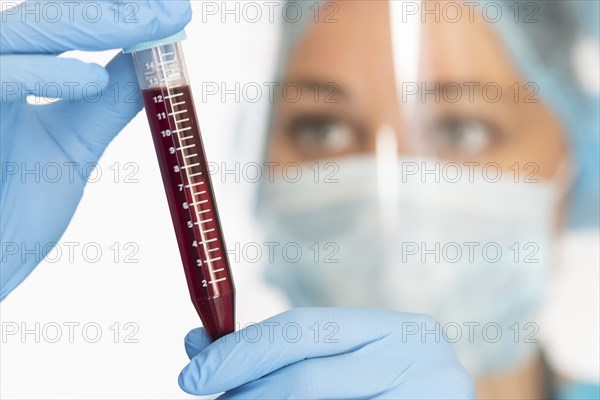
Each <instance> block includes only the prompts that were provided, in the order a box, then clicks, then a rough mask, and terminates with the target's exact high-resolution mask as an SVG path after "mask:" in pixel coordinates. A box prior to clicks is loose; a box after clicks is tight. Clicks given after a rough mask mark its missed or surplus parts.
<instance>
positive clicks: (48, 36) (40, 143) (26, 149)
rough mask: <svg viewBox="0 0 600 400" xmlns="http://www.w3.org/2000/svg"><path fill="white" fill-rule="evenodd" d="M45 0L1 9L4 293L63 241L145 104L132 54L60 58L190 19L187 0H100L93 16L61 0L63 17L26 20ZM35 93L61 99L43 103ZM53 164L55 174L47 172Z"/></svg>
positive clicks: (172, 28) (128, 41)
mask: <svg viewBox="0 0 600 400" xmlns="http://www.w3.org/2000/svg"><path fill="white" fill-rule="evenodd" d="M44 3H46V2H44V1H26V2H24V3H21V4H19V5H18V6H15V7H13V8H10V9H8V10H6V11H5V12H3V13H2V16H1V17H2V32H1V35H0V71H1V75H0V80H1V82H0V83H1V85H2V99H1V103H0V111H1V114H2V119H1V121H0V128H1V129H0V141H1V146H0V152H1V153H0V156H1V163H2V174H1V177H0V220H1V221H2V223H1V224H0V236H1V242H2V243H1V245H2V249H1V250H2V260H1V261H2V264H1V268H0V299H4V298H5V297H6V296H7V295H8V294H9V293H10V292H11V291H12V290H13V289H14V288H15V287H17V285H19V284H20V283H21V282H22V281H23V280H24V279H25V278H26V277H27V276H28V275H29V274H30V273H31V272H32V271H33V269H34V268H35V267H36V266H37V265H38V264H39V263H40V262H41V261H42V259H43V258H44V257H45V256H46V255H47V254H48V253H49V252H50V251H51V250H52V247H53V245H54V244H55V243H56V242H58V240H59V239H60V237H61V236H62V234H63V233H64V231H65V230H66V228H67V225H68V224H69V221H70V220H71V217H72V216H73V214H74V212H75V209H76V208H77V205H78V204H79V201H80V200H81V197H82V195H83V189H84V187H85V184H86V180H87V179H88V177H89V174H90V173H91V172H92V171H93V168H94V165H95V163H96V162H97V161H98V159H99V158H100V156H101V155H102V153H103V152H104V150H105V149H106V147H107V146H108V144H109V143H110V142H111V140H112V139H113V138H114V137H115V136H116V135H117V133H119V132H120V131H121V130H122V129H123V128H124V127H125V125H127V124H128V123H129V121H130V120H131V119H132V118H133V117H134V116H135V115H137V113H138V112H139V111H140V110H141V109H142V105H143V102H142V100H141V97H140V96H139V88H138V86H137V78H136V75H135V69H134V66H133V63H132V61H131V56H130V55H123V54H120V55H118V56H116V57H115V58H114V59H113V60H112V61H111V62H110V63H109V64H108V65H107V66H106V67H102V66H100V65H97V64H87V63H84V62H81V61H78V60H74V59H69V58H60V57H57V56H58V55H59V54H61V53H63V52H66V51H69V50H87V51H96V50H98V51H99V50H108V49H117V48H123V47H127V46H132V45H134V44H136V43H139V42H141V41H144V40H152V39H160V38H163V37H166V36H169V35H172V34H174V33H175V32H178V31H180V30H181V29H182V28H183V27H184V26H185V25H186V24H187V23H188V22H189V21H190V19H191V7H190V4H189V2H188V1H166V0H147V1H138V2H135V3H131V2H127V3H126V2H120V1H116V2H115V1H100V2H94V3H93V4H94V8H95V10H96V11H97V13H96V15H95V16H94V18H93V19H92V18H91V17H86V14H85V13H82V12H81V10H79V11H80V12H74V11H73V10H72V9H70V8H69V7H71V8H72V7H74V5H73V4H72V3H69V2H55V3H53V4H54V5H55V6H56V7H60V14H58V13H57V15H60V18H57V19H49V18H39V19H38V20H36V19H32V18H29V19H26V13H27V12H28V10H29V12H31V11H30V10H36V9H38V10H39V9H41V7H43V6H44ZM132 6H134V7H132ZM80 7H83V6H82V5H80ZM90 15H91V14H90ZM53 88H55V89H56V90H53ZM27 95H39V96H45V97H54V96H56V97H61V98H62V100H61V101H58V102H56V103H53V104H50V105H44V106H36V105H30V104H27V102H26V97H27ZM51 168H52V170H53V171H54V172H53V173H52V174H50V173H48V174H46V175H48V177H50V178H49V179H48V178H47V177H45V176H40V175H41V173H40V172H39V171H42V170H44V169H48V170H49V169H51ZM28 171H29V172H28ZM31 171H33V172H31Z"/></svg>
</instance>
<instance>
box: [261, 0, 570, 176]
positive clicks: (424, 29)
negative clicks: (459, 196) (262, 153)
mask: <svg viewBox="0 0 600 400" xmlns="http://www.w3.org/2000/svg"><path fill="white" fill-rule="evenodd" d="M338 5H339V11H338V12H337V14H336V15H335V17H336V18H337V20H338V22H337V23H318V24H312V25H311V26H310V27H309V28H308V29H307V32H306V34H305V35H304V36H303V37H302V39H301V40H300V42H299V44H298V46H297V47H296V49H295V52H294V53H293V54H292V55H291V58H290V60H289V63H288V64H287V70H286V71H285V74H284V81H285V82H294V83H300V84H302V85H303V96H302V97H301V98H300V100H299V101H297V102H291V101H286V100H285V99H280V100H279V102H278V104H277V107H276V113H275V115H274V119H273V125H272V126H273V129H272V132H271V136H270V143H269V147H268V158H269V159H270V161H276V162H279V163H286V162H303V161H312V160H329V159H336V158H339V157H345V156H350V155H357V154H370V153H374V152H375V149H376V140H377V135H378V132H381V128H382V127H383V126H386V125H387V126H390V127H392V128H393V129H394V132H395V134H396V136H397V144H398V149H397V151H398V153H399V154H420V155H428V156H436V157H438V158H440V159H444V160H455V161H465V162H467V161H468V162H481V163H487V162H495V163H498V164H500V166H501V167H502V172H503V174H509V175H511V176H512V174H514V173H515V169H519V170H520V171H521V173H522V174H523V176H531V177H534V178H538V179H549V178H551V177H552V176H553V174H554V173H555V171H556V170H557V168H558V166H559V163H560V161H561V160H562V159H563V157H564V156H565V144H564V142H563V139H562V134H561V127H560V124H559V123H558V121H557V120H556V118H555V117H554V115H553V114H552V112H551V111H550V110H549V109H548V108H547V107H546V106H545V105H544V104H543V103H541V102H540V101H538V99H537V97H536V93H535V88H534V87H533V86H527V83H526V82H525V81H524V79H523V77H522V76H520V75H519V73H518V72H517V70H516V67H515V66H514V65H513V62H512V61H511V60H510V59H509V57H508V55H507V54H506V53H505V50H504V48H503V46H502V43H501V41H500V39H499V37H497V34H496V33H495V32H494V30H493V29H494V28H493V27H492V26H491V25H490V24H488V23H486V22H485V21H483V20H476V21H475V22H474V23H470V22H469V20H468V19H467V18H461V20H460V22H458V23H450V22H444V21H443V20H442V21H440V22H438V23H436V22H435V21H434V18H427V22H426V23H424V24H421V42H420V66H419V73H420V76H419V77H418V85H419V86H421V87H423V88H426V89H427V90H428V91H429V92H428V94H427V95H425V97H423V95H421V94H417V95H415V96H413V98H417V99H418V100H417V103H416V109H415V114H414V116H415V117H416V118H414V119H413V120H411V121H410V122H409V121H406V119H405V115H406V114H405V113H403V111H406V110H405V107H406V103H405V102H403V99H402V98H399V97H400V96H398V94H397V90H396V82H395V79H396V76H395V73H394V62H393V53H392V41H391V27H390V11H389V5H388V3H387V2H385V1H370V2H366V1H348V2H339V3H338ZM465 14H467V11H464V13H463V15H465ZM436 83H438V85H437V87H438V88H439V92H440V93H439V94H438V95H439V98H438V100H436V94H435V93H433V91H434V90H435V89H436ZM458 87H460V89H461V90H462V95H460V96H457V93H458V92H457V88H458ZM498 87H500V88H501V89H502V96H501V99H500V100H499V101H496V98H497V93H498V91H497V88H498ZM457 98H458V99H459V100H458V101H456V99H457ZM330 100H334V101H330ZM516 163H518V164H516Z"/></svg>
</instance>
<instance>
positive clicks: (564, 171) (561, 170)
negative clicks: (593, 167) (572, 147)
mask: <svg viewBox="0 0 600 400" xmlns="http://www.w3.org/2000/svg"><path fill="white" fill-rule="evenodd" d="M579 170H580V167H579V166H577V165H576V164H575V163H572V162H571V160H570V159H569V157H567V156H566V155H565V156H563V157H562V158H561V160H560V162H559V163H558V165H557V167H556V169H555V170H554V173H553V174H552V177H551V178H550V179H548V182H550V183H551V184H553V185H555V186H556V187H557V188H564V190H562V191H561V193H560V195H559V198H558V201H564V200H565V199H566V197H567V196H568V195H569V193H570V192H571V189H573V186H574V185H575V177H576V176H577V175H578V173H579Z"/></svg>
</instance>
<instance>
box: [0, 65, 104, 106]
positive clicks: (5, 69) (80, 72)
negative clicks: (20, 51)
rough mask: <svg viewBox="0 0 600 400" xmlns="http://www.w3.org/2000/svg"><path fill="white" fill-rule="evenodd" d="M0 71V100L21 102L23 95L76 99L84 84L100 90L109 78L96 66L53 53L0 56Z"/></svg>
mask: <svg viewBox="0 0 600 400" xmlns="http://www.w3.org/2000/svg"><path fill="white" fill-rule="evenodd" d="M0 70H2V78H1V84H2V102H3V103H5V102H12V101H21V102H25V99H26V96H27V95H36V96H42V97H48V98H69V99H71V100H77V99H81V98H82V97H83V92H82V89H83V88H84V87H86V86H87V85H89V84H94V85H96V86H98V87H100V88H102V89H104V88H105V87H106V85H108V81H109V76H108V72H107V71H106V70H105V69H104V68H103V67H101V66H100V65H97V64H88V63H84V62H82V61H79V60H74V59H70V58H59V57H56V56H53V55H5V56H1V57H0ZM75 83H76V84H75Z"/></svg>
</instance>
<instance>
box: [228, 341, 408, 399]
mask: <svg viewBox="0 0 600 400" xmlns="http://www.w3.org/2000/svg"><path fill="white" fill-rule="evenodd" d="M395 346H396V343H394V341H393V340H390V337H389V336H387V337H385V338H382V340H379V341H376V342H371V343H368V344H366V345H365V346H363V347H361V348H359V349H357V350H355V351H353V352H350V353H346V354H341V355H339V356H331V357H323V358H309V359H307V360H304V361H299V362H297V363H294V364H291V365H288V366H286V367H283V368H281V369H278V370H277V371H275V372H273V373H271V374H269V375H266V376H264V377H262V378H260V379H257V380H255V381H252V382H249V383H247V384H245V385H242V386H240V387H238V388H235V389H233V390H230V391H228V392H227V393H225V394H224V395H222V396H221V397H219V399H275V398H286V399H340V398H343V399H346V398H359V399H362V398H365V399H366V398H369V399H371V398H374V397H377V396H381V395H384V394H385V393H389V392H390V391H393V390H395V389H396V386H399V385H401V384H402V381H403V380H404V376H403V375H404V374H405V373H408V374H409V375H412V374H413V372H414V371H410V369H409V367H410V361H409V360H407V359H403V358H402V357H399V356H398V355H397V353H396V352H393V351H391V349H393V348H394V347H395Z"/></svg>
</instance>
